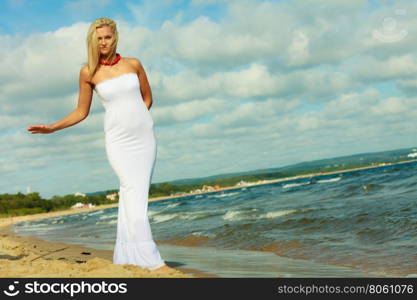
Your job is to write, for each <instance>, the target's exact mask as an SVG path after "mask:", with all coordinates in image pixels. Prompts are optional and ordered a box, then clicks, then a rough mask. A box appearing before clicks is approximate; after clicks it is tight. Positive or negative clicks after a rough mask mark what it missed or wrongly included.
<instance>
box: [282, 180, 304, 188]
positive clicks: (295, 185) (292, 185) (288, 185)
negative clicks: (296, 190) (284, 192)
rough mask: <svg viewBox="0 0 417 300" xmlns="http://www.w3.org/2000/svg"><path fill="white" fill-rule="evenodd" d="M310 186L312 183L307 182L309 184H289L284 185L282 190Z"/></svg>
mask: <svg viewBox="0 0 417 300" xmlns="http://www.w3.org/2000/svg"><path fill="white" fill-rule="evenodd" d="M308 184H310V181H307V182H299V183H287V184H284V185H283V186H282V188H283V189H289V188H293V187H297V186H302V185H308Z"/></svg>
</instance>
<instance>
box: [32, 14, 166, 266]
mask: <svg viewBox="0 0 417 300" xmlns="http://www.w3.org/2000/svg"><path fill="white" fill-rule="evenodd" d="M117 42H118V32H117V26H116V23H115V22H114V21H113V20H111V19H109V18H99V19H97V20H95V21H94V22H93V23H92V24H91V25H90V28H89V30H88V36H87V48H88V64H86V65H84V66H83V67H82V68H81V70H80V79H79V85H80V93H79V99H78V105H77V108H76V109H74V111H72V112H71V113H70V114H69V115H68V116H67V117H65V118H64V119H62V120H60V121H58V122H56V123H54V124H41V125H32V126H29V127H28V131H30V132H31V133H32V134H36V133H42V134H49V133H53V132H55V131H57V130H61V129H64V128H66V127H69V126H73V125H75V124H77V123H79V122H81V121H82V120H84V119H85V118H86V117H87V116H88V114H89V111H90V105H91V100H92V95H93V90H94V91H95V92H96V93H97V95H98V96H99V98H100V100H101V102H102V104H103V106H104V108H105V117H104V132H105V146H106V153H107V158H108V160H109V163H110V165H111V167H112V168H113V170H114V171H115V173H116V174H117V176H118V178H119V183H120V191H119V194H120V198H119V207H118V221H117V238H116V244H115V247H114V254H113V263H114V264H133V265H138V266H140V267H143V268H147V269H150V270H173V269H172V268H170V267H169V266H167V265H166V264H165V262H164V261H163V260H162V258H161V256H160V253H159V251H158V248H157V246H156V244H155V242H154V240H153V237H152V232H151V228H150V225H149V220H148V212H147V210H148V192H149V186H150V183H151V179H152V174H153V170H154V165H155V160H156V153H157V145H156V138H155V135H154V130H153V125H154V124H153V120H152V116H151V114H150V112H149V109H150V108H151V106H152V92H151V88H150V86H149V83H148V80H147V76H146V73H145V70H144V68H143V66H142V64H141V63H140V61H139V60H138V59H136V58H127V57H121V55H120V54H119V53H117V52H116V48H117Z"/></svg>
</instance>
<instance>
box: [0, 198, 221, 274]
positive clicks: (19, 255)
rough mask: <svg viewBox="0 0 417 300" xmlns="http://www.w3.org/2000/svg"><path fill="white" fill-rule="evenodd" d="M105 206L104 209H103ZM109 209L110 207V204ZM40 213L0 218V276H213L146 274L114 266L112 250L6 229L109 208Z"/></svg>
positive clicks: (177, 271) (182, 271)
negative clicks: (24, 234)
mask: <svg viewBox="0 0 417 300" xmlns="http://www.w3.org/2000/svg"><path fill="white" fill-rule="evenodd" d="M103 206H106V207H103ZM111 206H114V205H113V204H112V205H111ZM111 206H110V205H102V206H99V207H93V208H84V209H78V210H75V211H74V210H66V211H58V212H53V213H41V214H36V215H26V216H18V217H10V218H0V236H1V241H0V269H1V271H2V272H1V273H0V277H3V278H17V277H32V278H35V277H36V278H41V277H44V278H71V277H84V278H132V277H134V278H211V277H217V276H215V275H213V274H207V273H204V272H201V271H199V270H194V269H187V268H181V267H173V268H174V269H175V270H173V271H149V270H147V269H144V268H141V267H139V266H135V265H129V264H124V265H115V264H113V263H112V260H113V251H112V250H99V249H94V248H88V247H83V246H81V245H76V244H69V243H62V242H50V241H46V240H41V239H38V238H36V237H31V236H21V235H18V234H16V233H14V232H13V231H11V230H10V227H11V226H12V225H13V224H16V223H19V222H22V221H33V220H37V219H43V218H50V217H56V216H62V215H67V214H73V213H80V212H86V211H92V210H98V209H104V208H107V207H111Z"/></svg>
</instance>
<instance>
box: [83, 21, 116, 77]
mask: <svg viewBox="0 0 417 300" xmlns="http://www.w3.org/2000/svg"><path fill="white" fill-rule="evenodd" d="M106 25H108V26H110V28H111V29H112V31H113V34H114V40H113V43H112V44H111V45H110V54H109V55H110V57H112V56H113V55H114V54H115V53H116V48H117V42H118V41H119V33H118V32H117V26H116V22H115V21H113V20H112V19H109V18H98V19H96V20H95V21H94V22H93V23H91V25H90V28H89V29H88V34H87V53H88V70H89V73H90V78H91V77H93V76H94V74H95V73H96V72H97V69H98V66H99V59H100V49H99V45H98V40H97V33H96V29H97V28H101V27H103V26H106Z"/></svg>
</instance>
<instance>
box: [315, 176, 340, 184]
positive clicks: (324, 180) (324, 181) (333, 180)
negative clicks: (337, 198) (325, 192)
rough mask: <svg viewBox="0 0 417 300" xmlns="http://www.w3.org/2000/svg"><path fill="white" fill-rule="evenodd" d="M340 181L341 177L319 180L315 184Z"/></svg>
mask: <svg viewBox="0 0 417 300" xmlns="http://www.w3.org/2000/svg"><path fill="white" fill-rule="evenodd" d="M340 179H342V177H335V178H330V179H320V180H317V183H326V182H336V181H339V180H340Z"/></svg>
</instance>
